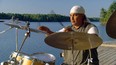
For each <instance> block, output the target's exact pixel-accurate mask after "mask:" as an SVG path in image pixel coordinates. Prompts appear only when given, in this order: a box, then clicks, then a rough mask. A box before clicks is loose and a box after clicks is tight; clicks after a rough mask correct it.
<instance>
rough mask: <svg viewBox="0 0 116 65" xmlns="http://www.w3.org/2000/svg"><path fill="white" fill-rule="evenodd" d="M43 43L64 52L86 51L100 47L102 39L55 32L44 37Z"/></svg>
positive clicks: (76, 33) (88, 35)
mask: <svg viewBox="0 0 116 65" xmlns="http://www.w3.org/2000/svg"><path fill="white" fill-rule="evenodd" d="M45 43H47V44H48V45H50V46H52V47H55V48H59V49H64V50H72V49H73V50H87V49H91V48H95V47H98V46H100V45H101V44H102V39H101V38H100V37H98V36H97V35H94V34H87V33H81V32H57V33H53V34H51V35H49V36H48V37H46V38H45Z"/></svg>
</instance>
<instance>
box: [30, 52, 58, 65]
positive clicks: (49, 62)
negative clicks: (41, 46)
mask: <svg viewBox="0 0 116 65" xmlns="http://www.w3.org/2000/svg"><path fill="white" fill-rule="evenodd" d="M32 57H33V58H36V59H37V60H39V61H43V62H44V63H45V65H55V60H56V58H55V56H54V55H52V54H49V53H43V52H42V53H34V54H32Z"/></svg>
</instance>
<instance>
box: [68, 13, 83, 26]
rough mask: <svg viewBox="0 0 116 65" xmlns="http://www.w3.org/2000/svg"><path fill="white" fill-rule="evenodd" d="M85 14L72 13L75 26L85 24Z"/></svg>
mask: <svg viewBox="0 0 116 65" xmlns="http://www.w3.org/2000/svg"><path fill="white" fill-rule="evenodd" d="M83 19H84V14H77V13H72V14H70V20H71V23H72V25H73V26H80V25H82V24H83Z"/></svg>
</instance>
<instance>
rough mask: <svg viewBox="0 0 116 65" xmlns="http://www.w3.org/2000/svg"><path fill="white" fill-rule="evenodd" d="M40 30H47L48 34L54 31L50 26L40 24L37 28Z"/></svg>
mask: <svg viewBox="0 0 116 65" xmlns="http://www.w3.org/2000/svg"><path fill="white" fill-rule="evenodd" d="M37 29H38V30H41V31H43V32H46V33H47V34H51V33H53V32H52V31H51V30H50V29H49V28H48V27H46V26H40V27H38V28H37Z"/></svg>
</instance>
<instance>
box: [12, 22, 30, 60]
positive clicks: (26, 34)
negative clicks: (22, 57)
mask: <svg viewBox="0 0 116 65" xmlns="http://www.w3.org/2000/svg"><path fill="white" fill-rule="evenodd" d="M29 25H30V24H29V22H27V29H28V31H27V32H26V33H25V37H24V39H23V41H22V44H21V47H20V49H19V50H18V51H17V55H16V57H15V61H16V58H17V56H18V54H19V52H20V51H21V49H22V47H23V45H24V42H25V41H26V39H27V38H28V37H30V28H29ZM11 60H12V59H11Z"/></svg>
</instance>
